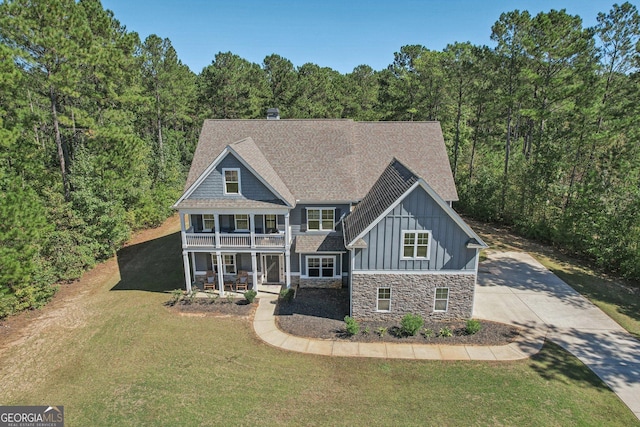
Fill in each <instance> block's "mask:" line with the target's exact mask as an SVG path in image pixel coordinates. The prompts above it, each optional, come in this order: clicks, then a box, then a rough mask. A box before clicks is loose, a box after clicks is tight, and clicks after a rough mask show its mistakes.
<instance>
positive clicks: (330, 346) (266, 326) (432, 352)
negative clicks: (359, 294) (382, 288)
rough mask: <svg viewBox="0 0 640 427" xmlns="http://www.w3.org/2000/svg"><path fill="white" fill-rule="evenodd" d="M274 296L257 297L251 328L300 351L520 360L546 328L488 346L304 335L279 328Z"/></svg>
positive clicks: (537, 345)
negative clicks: (350, 340) (322, 338)
mask: <svg viewBox="0 0 640 427" xmlns="http://www.w3.org/2000/svg"><path fill="white" fill-rule="evenodd" d="M276 299H277V297H274V296H268V297H266V298H265V297H261V298H260V302H259V304H258V308H257V310H256V312H255V315H254V318H253V329H254V331H255V332H256V335H258V337H259V338H260V339H261V340H262V341H264V342H266V343H267V344H270V345H272V346H274V347H278V348H281V349H284V350H289V351H295V352H299V353H308V354H319V355H324V356H341V357H378V358H386V359H414V360H494V361H496V360H519V359H526V358H528V357H531V356H533V355H534V354H536V353H537V352H538V351H540V349H541V348H542V345H543V344H544V341H545V337H546V330H545V331H544V332H541V331H539V330H526V331H525V332H524V333H523V334H522V335H521V336H520V338H519V339H518V340H517V341H515V342H512V343H509V344H506V345H488V346H481V345H439V344H396V343H358V342H345V341H334V340H321V339H313V338H303V337H297V336H294V335H289V334H287V333H285V332H282V331H281V330H280V329H278V327H277V326H276V321H275V316H274V311H275V301H276Z"/></svg>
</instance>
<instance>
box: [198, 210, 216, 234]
mask: <svg viewBox="0 0 640 427" xmlns="http://www.w3.org/2000/svg"><path fill="white" fill-rule="evenodd" d="M205 215H211V216H212V217H213V218H210V219H208V220H207V221H213V228H206V227H205V225H204V224H205V222H204V221H205V219H204V216H205ZM201 219H202V231H213V230H215V228H216V222H215V221H216V217H215V215H214V214H202V215H201Z"/></svg>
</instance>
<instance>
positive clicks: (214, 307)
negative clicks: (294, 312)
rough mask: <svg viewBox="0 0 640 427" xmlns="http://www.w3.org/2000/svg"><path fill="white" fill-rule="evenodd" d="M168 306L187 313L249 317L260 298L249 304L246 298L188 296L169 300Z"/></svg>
mask: <svg viewBox="0 0 640 427" xmlns="http://www.w3.org/2000/svg"><path fill="white" fill-rule="evenodd" d="M167 306H168V307H170V309H171V310H175V311H178V312H180V313H185V314H205V315H215V316H238V317H249V316H251V315H252V314H253V312H254V311H255V309H256V308H257V307H258V299H257V298H256V299H255V301H254V302H253V304H249V302H248V301H247V300H246V299H234V300H227V299H226V298H218V299H213V298H195V299H194V300H189V299H188V298H184V299H181V300H179V301H169V302H167Z"/></svg>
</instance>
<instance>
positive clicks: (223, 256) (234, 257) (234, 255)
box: [213, 254, 238, 274]
mask: <svg viewBox="0 0 640 427" xmlns="http://www.w3.org/2000/svg"><path fill="white" fill-rule="evenodd" d="M225 256H230V257H231V259H232V260H233V264H227V263H226V262H225ZM216 264H217V260H216V263H215V264H213V265H214V266H215V265H216ZM231 265H233V269H234V270H235V272H233V273H229V272H228V271H227V267H229V266H231ZM222 271H223V274H238V265H237V264H236V254H222Z"/></svg>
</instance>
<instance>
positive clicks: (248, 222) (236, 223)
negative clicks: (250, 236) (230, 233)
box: [233, 214, 251, 231]
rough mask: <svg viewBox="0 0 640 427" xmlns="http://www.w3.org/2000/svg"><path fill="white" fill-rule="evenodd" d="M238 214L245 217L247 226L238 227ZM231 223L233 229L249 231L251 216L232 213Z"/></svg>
mask: <svg viewBox="0 0 640 427" xmlns="http://www.w3.org/2000/svg"><path fill="white" fill-rule="evenodd" d="M239 215H242V216H246V217H247V228H238V216H239ZM233 225H234V231H250V229H251V216H250V215H249V214H235V215H233Z"/></svg>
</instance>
